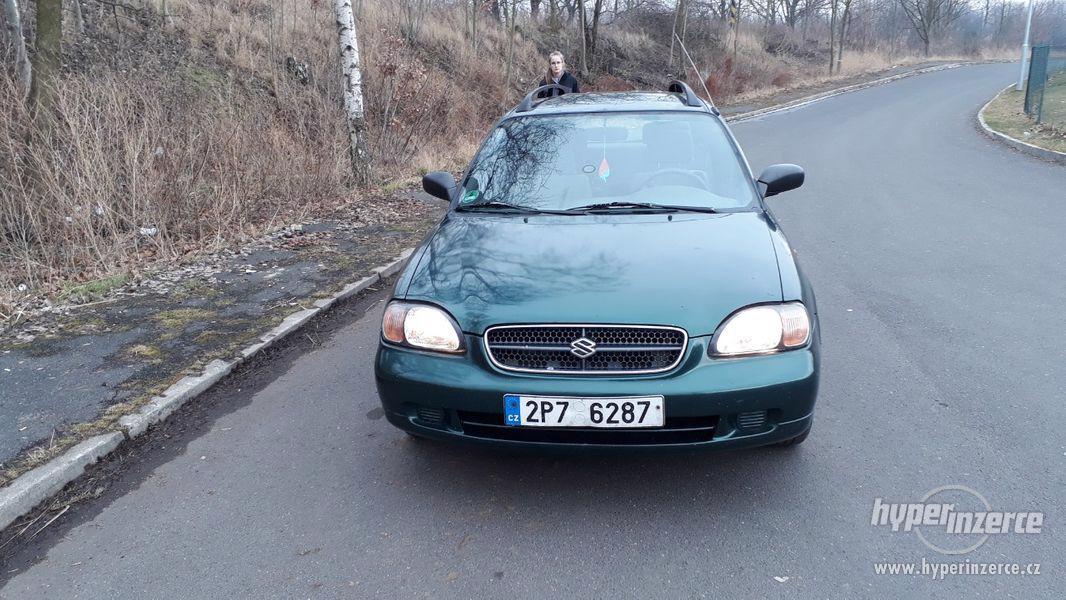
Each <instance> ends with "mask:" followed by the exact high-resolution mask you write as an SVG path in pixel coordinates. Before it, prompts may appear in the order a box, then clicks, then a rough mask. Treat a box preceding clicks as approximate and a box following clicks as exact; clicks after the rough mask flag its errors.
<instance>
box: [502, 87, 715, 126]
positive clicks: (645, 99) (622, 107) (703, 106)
mask: <svg viewBox="0 0 1066 600" xmlns="http://www.w3.org/2000/svg"><path fill="white" fill-rule="evenodd" d="M519 109H520V106H519V107H515V109H513V110H511V111H510V112H509V113H507V114H506V115H505V116H504V119H508V118H514V117H530V116H542V115H557V114H568V113H599V112H642V111H656V112H661V111H671V112H674V111H676V112H703V113H710V114H716V111H713V110H712V108H711V107H710V106H708V105H707V103H706V102H704V101H702V100H701V101H700V105H699V106H691V105H689V104H687V103H686V102H685V99H684V98H683V97H682V96H681V95H680V94H676V93H672V92H644V91H639V92H586V93H580V94H563V95H561V96H555V97H552V98H546V99H544V100H541V101H539V102H537V103H536V104H533V106H532V107H531V108H529V109H528V110H525V111H520V110H519Z"/></svg>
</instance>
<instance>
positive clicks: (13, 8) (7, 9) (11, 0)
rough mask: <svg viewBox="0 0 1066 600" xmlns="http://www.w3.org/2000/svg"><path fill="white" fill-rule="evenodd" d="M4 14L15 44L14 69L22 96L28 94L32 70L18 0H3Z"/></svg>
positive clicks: (12, 41) (24, 96)
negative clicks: (23, 35)
mask: <svg viewBox="0 0 1066 600" xmlns="http://www.w3.org/2000/svg"><path fill="white" fill-rule="evenodd" d="M4 16H5V17H6V18H7V30H8V33H9V34H10V37H11V43H12V44H14V45H15V70H16V71H17V72H18V78H19V85H20V87H21V91H22V97H23V98H26V97H27V96H29V94H30V83H31V81H32V79H33V71H32V70H31V69H30V57H29V55H28V54H27V53H26V38H24V37H22V19H21V16H20V14H19V2H18V0H4Z"/></svg>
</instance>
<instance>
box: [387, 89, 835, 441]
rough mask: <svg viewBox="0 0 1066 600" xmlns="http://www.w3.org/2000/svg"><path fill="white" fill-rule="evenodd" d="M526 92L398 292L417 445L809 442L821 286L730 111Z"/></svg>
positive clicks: (439, 184) (395, 308)
mask: <svg viewBox="0 0 1066 600" xmlns="http://www.w3.org/2000/svg"><path fill="white" fill-rule="evenodd" d="M550 87H551V86H546V87H545V88H538V89H537V90H534V91H533V92H532V93H530V94H529V95H528V96H527V97H526V98H525V99H524V100H523V101H522V102H521V103H520V104H519V105H518V106H517V107H516V108H515V109H514V110H512V111H511V112H509V113H507V114H506V115H505V116H504V117H503V118H502V119H501V120H500V121H499V123H497V125H496V126H495V128H493V130H492V132H491V133H490V134H489V136H488V138H487V139H486V140H485V142H484V144H483V145H482V146H481V149H480V150H479V151H478V153H477V155H476V156H475V157H474V160H473V162H472V163H471V165H470V167H469V170H468V171H467V173H466V174H465V176H464V178H463V180H462V183H461V185H460V184H457V183H456V182H455V179H454V178H453V177H452V176H451V175H450V174H448V173H443V172H435V173H430V174H428V175H426V176H425V178H424V179H423V187H424V188H425V190H426V192H428V193H429V194H431V195H433V196H436V197H438V198H442V199H444V200H447V201H449V202H450V208H449V210H448V212H447V214H446V215H445V216H444V218H443V220H442V221H441V222H440V224H439V225H437V227H436V228H435V229H434V230H433V231H432V232H430V233H429V235H428V236H427V237H426V239H425V240H424V241H423V242H422V244H421V246H420V247H419V248H418V249H417V250H416V251H415V252H414V253H413V254H412V255H411V258H410V260H409V262H408V264H407V266H406V268H405V269H404V270H403V272H402V273H401V274H400V276H399V277H398V279H397V281H396V287H395V289H394V291H393V297H392V300H391V301H390V303H389V304H388V306H387V307H386V308H385V314H384V318H383V321H382V334H381V344H380V346H379V348H378V353H377V359H376V365H375V374H376V381H377V388H378V394H379V396H380V398H381V403H382V406H383V408H384V410H385V414H386V416H387V418H388V420H389V421H390V422H391V423H393V424H394V425H396V426H397V427H399V428H401V429H403V430H405V431H407V432H408V433H411V434H413V435H416V436H420V437H427V438H435V439H441V440H465V441H470V442H475V443H482V444H490V445H495V446H514V447H564V448H565V447H570V448H589V447H609V448H652V447H655V448H677V447H683V448H699V447H705V448H739V447H749V446H760V445H770V444H777V445H786V446H787V445H794V444H797V443H799V442H801V441H803V440H804V439H805V438H806V437H807V433H808V432H809V430H810V428H811V423H812V420H813V416H814V403H815V398H816V396H817V391H818V364H819V350H818V314H817V309H816V307H815V301H814V293H813V292H812V290H811V287H810V285H809V284H808V282H807V280H806V278H805V277H804V276H803V274H802V273H801V271H800V269H799V266H798V265H797V264H796V261H795V258H794V257H793V255H792V252H791V250H790V248H789V245H788V242H787V241H786V240H785V237H784V235H783V234H782V232H781V230H780V228H779V227H778V224H777V221H776V220H775V219H774V217H773V215H772V214H771V212H770V211H769V210H768V209H767V207H766V205H765V203H764V198H765V197H767V196H772V195H774V194H777V193H780V192H783V191H787V190H789V189H793V188H796V187H798V186H800V185H801V184H802V183H803V178H804V173H803V170H802V169H801V168H799V167H797V166H795V165H773V166H770V167H768V168H767V169H766V170H764V171H763V173H762V175H761V176H759V178H758V179H756V178H754V177H753V176H752V174H751V170H750V168H749V167H748V164H747V161H746V159H745V158H744V155H743V154H742V153H741V151H740V149H739V148H738V146H737V142H736V140H735V139H734V138H733V136H732V134H731V133H730V131H729V129H728V128H727V127H726V124H725V122H724V120H723V119H722V118H721V116H720V115H719V113H718V110H717V109H716V108H715V107H714V106H713V105H712V104H710V103H708V102H705V101H703V100H702V99H700V98H699V97H698V96H696V95H695V94H694V93H693V92H692V90H691V89H690V88H689V87H688V86H687V85H685V84H684V83H681V82H673V83H671V85H670V88H669V91H666V92H620V93H587V94H567V95H562V96H556V97H552V98H548V99H544V100H538V94H541V93H543V92H544V91H545V90H546V89H547V88H550Z"/></svg>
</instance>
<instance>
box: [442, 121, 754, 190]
mask: <svg viewBox="0 0 1066 600" xmlns="http://www.w3.org/2000/svg"><path fill="white" fill-rule="evenodd" d="M741 165H742V163H741V159H740V156H739V154H738V153H737V152H736V150H735V149H734V146H733V144H732V143H731V142H730V140H729V137H728V136H727V134H726V131H725V129H724V127H723V126H722V125H721V124H720V123H719V122H718V120H717V119H715V118H713V117H711V116H709V115H706V114H694V113H606V114H604V113H599V114H570V115H553V116H536V117H521V118H516V119H508V120H507V121H504V122H503V123H502V124H500V126H499V127H497V128H496V129H495V130H493V132H492V134H491V135H490V136H489V139H488V140H486V142H485V144H484V146H483V147H482V149H481V151H480V152H479V153H478V156H477V158H476V160H475V163H474V164H473V166H472V167H471V169H470V172H469V174H468V175H467V178H466V180H464V182H463V188H462V191H461V196H460V200H459V204H460V208H465V207H473V206H476V205H486V204H490V203H506V204H509V205H513V206H521V207H527V208H532V209H541V210H567V209H572V208H577V207H585V206H589V205H601V204H610V203H616V204H615V205H613V206H612V208H620V209H625V208H626V207H625V206H623V205H622V204H624V203H645V204H649V203H650V204H658V205H685V206H690V207H706V208H713V209H718V210H720V209H730V208H741V207H746V206H749V205H750V204H751V203H752V202H753V201H754V200H755V194H754V191H753V189H752V185H751V182H750V181H749V180H748V179H747V176H746V175H745V171H744V169H743V168H742V166H741ZM486 208H488V207H486ZM629 208H631V209H632V207H629Z"/></svg>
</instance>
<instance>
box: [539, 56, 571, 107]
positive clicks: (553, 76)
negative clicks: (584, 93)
mask: <svg viewBox="0 0 1066 600" xmlns="http://www.w3.org/2000/svg"><path fill="white" fill-rule="evenodd" d="M551 84H556V85H561V86H563V87H564V88H566V91H565V92H563V91H561V90H557V89H551V90H545V91H543V92H541V93H539V94H537V97H538V98H549V97H552V96H561V95H563V94H576V93H578V92H580V91H581V84H579V83H578V82H577V78H576V77H574V76H573V75H571V74H570V73H569V72H568V71H567V70H566V60H565V59H564V58H563V53H562V52H559V51H558V50H557V51H555V52H552V53H551V54H549V55H548V73H547V74H545V75H544V77H543V78H542V79H541V80H540V83H539V84H538V87H539V86H542V85H551Z"/></svg>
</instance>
